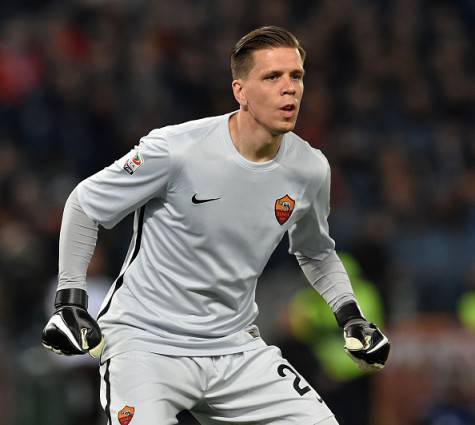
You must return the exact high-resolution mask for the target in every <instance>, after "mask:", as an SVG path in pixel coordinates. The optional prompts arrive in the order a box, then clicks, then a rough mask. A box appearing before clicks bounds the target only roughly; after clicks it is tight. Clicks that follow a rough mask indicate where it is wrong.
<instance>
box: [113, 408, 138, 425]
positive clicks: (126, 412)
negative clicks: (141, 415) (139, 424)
mask: <svg viewBox="0 0 475 425" xmlns="http://www.w3.org/2000/svg"><path fill="white" fill-rule="evenodd" d="M134 413H135V407H130V406H124V408H123V409H122V410H121V411H119V413H118V415H117V416H118V418H119V422H120V424H121V425H129V423H130V421H131V420H132V418H133V417H134Z"/></svg>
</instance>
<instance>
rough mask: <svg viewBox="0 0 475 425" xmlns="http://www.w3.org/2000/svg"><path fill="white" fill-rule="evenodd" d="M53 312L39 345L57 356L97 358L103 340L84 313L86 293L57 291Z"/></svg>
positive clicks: (97, 326) (94, 322) (89, 317)
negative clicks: (77, 355) (85, 355)
mask: <svg viewBox="0 0 475 425" xmlns="http://www.w3.org/2000/svg"><path fill="white" fill-rule="evenodd" d="M54 306H55V308H56V311H55V313H54V314H53V316H51V319H49V321H48V323H47V324H46V326H45V328H44V329H43V333H42V335H41V343H42V344H43V346H44V347H45V348H47V349H48V350H51V351H54V352H55V353H57V354H65V355H73V354H86V353H89V354H90V355H91V357H94V358H97V357H100V355H101V352H102V349H103V348H104V338H103V336H102V333H101V329H100V328H99V325H98V324H97V322H96V321H95V320H94V319H93V318H92V317H91V316H90V315H89V313H88V312H87V293H86V291H84V290H82V289H74V288H73V289H60V290H59V291H58V292H56V298H55V301H54Z"/></svg>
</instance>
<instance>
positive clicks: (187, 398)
mask: <svg viewBox="0 0 475 425" xmlns="http://www.w3.org/2000/svg"><path fill="white" fill-rule="evenodd" d="M304 59H305V52H304V50H303V49H302V47H301V46H300V44H299V42H298V41H297V39H296V38H295V37H294V36H293V35H292V34H291V33H289V32H288V31H286V30H284V29H282V28H278V27H262V28H259V29H257V30H255V31H252V32H251V33H249V34H247V35H245V36H244V37H243V38H242V39H241V40H239V41H238V43H237V44H236V46H235V47H234V50H233V52H232V56H231V68H232V74H233V82H232V89H233V93H234V97H235V99H236V101H237V102H238V103H239V110H238V111H237V112H234V113H229V114H226V115H223V116H218V117H211V118H205V119H202V120H198V121H192V122H187V123H184V124H181V125H176V126H169V127H165V128H162V129H157V130H153V131H152V132H151V133H150V134H149V135H148V136H146V137H144V138H142V139H141V141H140V144H139V145H138V146H136V147H135V148H134V149H133V150H132V151H131V152H130V153H129V154H127V155H125V156H124V157H123V158H121V159H119V160H118V161H116V162H115V163H114V164H113V165H111V166H110V167H108V168H106V169H104V170H102V171H100V172H98V173H97V174H95V175H94V176H92V177H90V178H88V179H86V180H85V181H83V182H82V183H80V184H79V185H78V187H77V188H76V189H75V190H74V191H73V192H72V193H71V195H70V197H69V198H68V201H67V202H66V206H65V211H64V216H63V223H62V228H61V235H60V244H59V285H58V291H57V294H56V299H55V306H56V308H57V311H56V313H55V315H53V317H52V318H51V319H50V321H49V322H48V324H47V325H46V327H45V329H44V331H43V344H44V345H45V346H46V347H47V348H49V349H52V350H53V351H56V352H59V353H64V354H83V353H86V352H89V353H90V354H91V355H92V356H95V357H97V356H100V359H101V376H102V383H101V394H102V396H101V398H102V400H101V401H102V404H103V407H104V409H105V411H106V414H107V417H108V421H109V422H108V423H109V424H117V423H120V424H122V425H124V424H128V423H129V422H132V421H133V424H136V425H149V424H152V423H153V424H161V425H165V424H174V423H176V415H177V413H178V412H180V411H181V410H185V409H188V410H190V411H191V412H192V413H193V414H194V416H195V417H196V418H197V419H198V420H199V421H200V423H203V424H227V423H236V424H251V423H252V424H299V425H315V424H319V425H332V424H337V422H336V420H335V418H334V415H333V414H332V412H331V411H330V410H329V408H328V407H327V406H326V405H325V404H324V402H323V401H322V399H321V398H320V396H319V395H318V394H317V393H316V391H315V390H314V389H313V388H311V387H310V386H309V385H308V384H307V383H306V381H305V380H304V379H303V378H302V377H301V376H300V375H299V374H298V372H297V371H295V370H294V369H293V368H292V366H291V365H290V364H289V363H288V362H287V361H286V360H285V359H283V358H282V356H281V354H280V351H279V350H278V349H277V348H276V347H273V346H267V345H266V344H265V342H264V341H263V340H262V338H261V337H260V335H259V330H258V329H257V327H256V326H255V325H254V320H255V318H256V316H257V312H258V310H257V306H256V304H255V301H254V295H255V287H256V282H257V278H258V277H259V276H260V274H261V273H262V271H263V269H264V266H265V264H266V263H267V261H268V259H269V257H270V255H271V253H272V252H273V251H274V249H275V248H276V247H277V245H278V243H279V241H280V240H281V239H282V237H283V236H284V234H285V233H286V232H288V233H289V238H290V252H291V253H293V254H295V255H296V256H297V259H298V261H299V263H300V265H301V267H302V269H303V271H304V272H305V274H306V275H307V277H308V278H309V280H310V282H311V283H312V285H313V286H314V287H315V289H316V290H317V291H319V292H320V294H321V295H322V296H323V297H324V299H325V300H326V301H327V302H328V304H329V305H330V307H331V308H332V310H333V311H334V313H335V315H336V319H337V322H338V323H339V325H340V326H342V327H343V328H344V335H345V337H346V346H345V348H346V350H348V352H349V353H350V354H351V355H352V356H353V357H354V358H355V360H356V361H358V362H359V363H360V364H361V365H363V366H365V367H370V368H381V367H383V365H384V363H385V361H386V358H387V356H388V352H389V343H388V340H387V339H386V337H385V336H384V335H382V333H381V332H380V331H379V330H378V329H377V328H376V327H375V326H374V325H373V324H370V323H368V322H367V321H366V320H365V319H364V317H363V315H362V314H361V312H360V310H359V308H358V306H357V304H356V300H355V298H354V295H353V291H352V289H351V284H350V282H349V279H348V276H347V274H346V272H345V270H344V268H343V266H342V264H341V262H340V260H339V259H338V257H337V255H336V254H335V250H334V242H333V240H332V239H331V238H330V236H329V234H328V224H327V216H328V213H329V192H330V168H329V165H328V162H327V160H326V159H325V157H324V156H323V154H322V153H321V152H320V151H318V150H316V149H313V148H311V147H310V146H309V145H308V144H307V143H306V142H304V141H303V140H302V139H300V138H299V137H298V136H296V135H295V134H293V133H291V131H292V130H293V129H294V126H295V122H296V120H297V115H298V111H299V107H300V102H301V99H302V94H303V76H304V69H303V63H304ZM133 211H135V222H134V235H133V238H132V242H131V245H130V249H129V252H128V254H127V256H126V260H125V262H124V265H123V267H122V270H121V273H120V275H119V277H118V278H117V280H116V281H115V283H114V284H113V286H112V287H111V289H110V291H109V293H108V295H107V297H106V299H105V301H104V303H103V306H102V309H101V312H100V313H99V315H98V324H97V323H96V322H95V320H94V319H93V318H92V317H90V316H89V315H88V313H87V311H86V308H87V295H86V284H85V282H86V270H87V265H88V263H89V261H90V258H91V256H92V254H93V250H94V246H95V241H96V238H97V232H98V224H100V225H102V226H103V227H105V228H111V227H113V226H114V225H115V224H116V223H118V222H119V221H120V220H122V219H123V218H124V217H125V216H126V215H128V214H129V213H131V212H133ZM102 335H103V337H102Z"/></svg>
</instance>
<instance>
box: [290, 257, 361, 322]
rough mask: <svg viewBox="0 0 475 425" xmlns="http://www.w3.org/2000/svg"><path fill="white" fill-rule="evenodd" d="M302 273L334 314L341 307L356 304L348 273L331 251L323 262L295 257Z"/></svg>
mask: <svg viewBox="0 0 475 425" xmlns="http://www.w3.org/2000/svg"><path fill="white" fill-rule="evenodd" d="M297 260H298V262H299V265H300V267H301V268H302V271H303V272H304V274H305V276H306V277H307V279H308V281H309V282H310V284H311V285H312V286H313V287H314V288H315V290H316V291H317V292H318V293H319V294H320V295H321V296H322V297H323V299H324V300H325V301H326V302H327V303H328V305H329V306H330V308H331V309H332V311H333V312H334V313H335V312H336V311H337V310H339V309H340V308H341V307H342V306H343V305H345V304H348V303H350V302H356V300H355V295H354V293H353V288H352V287H351V283H350V279H349V277H348V273H347V272H346V270H345V268H344V267H343V264H342V262H341V260H340V259H339V258H338V255H337V254H336V253H335V252H334V251H333V252H332V253H331V254H329V255H328V256H327V257H326V258H325V259H323V260H314V259H311V258H307V257H304V256H302V255H297Z"/></svg>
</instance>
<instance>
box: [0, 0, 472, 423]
mask: <svg viewBox="0 0 475 425" xmlns="http://www.w3.org/2000/svg"><path fill="white" fill-rule="evenodd" d="M264 24H274V25H281V26H284V27H286V28H288V29H290V30H291V31H293V32H294V33H295V34H296V35H297V36H298V37H299V38H300V39H301V42H302V43H303V45H304V47H305V48H306V50H307V52H308V61H307V63H306V70H307V75H306V80H305V90H306V91H305V96H304V105H303V108H302V110H301V115H300V118H299V125H298V130H297V132H298V133H299V134H300V135H301V136H303V137H304V138H306V139H307V140H308V141H309V142H310V143H311V144H312V145H313V146H315V147H317V148H320V149H321V150H322V151H323V152H324V153H325V154H326V155H327V157H328V158H329V160H330V163H331V165H332V170H333V188H332V216H331V223H330V224H331V229H332V234H333V236H334V238H335V239H336V241H337V249H338V250H339V251H340V252H341V253H342V257H344V259H345V264H346V265H347V267H348V269H349V271H350V274H351V275H352V278H353V281H354V284H355V286H358V292H359V293H361V295H360V297H361V298H362V299H363V301H362V303H363V304H365V311H367V312H368V317H369V318H370V319H371V318H374V320H380V321H382V320H383V319H384V324H385V329H386V331H387V333H388V334H389V336H390V337H391V340H392V343H393V349H392V355H391V358H390V364H389V366H388V367H387V369H386V370H385V372H384V373H382V374H379V375H377V376H366V375H362V374H359V373H358V372H357V371H356V370H355V369H352V366H351V365H349V364H347V363H345V362H346V359H344V358H340V357H338V356H339V354H337V353H340V352H342V351H341V340H340V339H339V338H340V335H339V333H338V331H337V330H336V327H335V326H336V325H334V324H333V322H332V321H331V317H329V316H325V314H324V313H321V309H317V308H316V307H317V306H318V305H320V304H319V300H318V299H316V298H315V297H314V296H313V294H312V293H311V292H308V286H307V284H306V283H305V280H304V278H303V277H302V275H301V273H300V271H299V269H298V267H297V266H296V262H295V260H294V259H293V258H291V257H290V256H288V255H287V253H286V248H287V247H286V241H284V242H283V243H282V245H281V246H280V247H279V249H278V251H277V252H276V253H275V255H274V256H273V257H272V259H271V261H270V264H269V266H268V268H267V269H266V272H265V274H264V276H263V277H262V279H261V283H260V286H259V291H258V301H259V302H260V307H261V317H260V324H261V328H262V331H263V334H264V337H265V339H266V340H267V341H268V342H269V343H277V344H279V345H280V346H281V347H282V349H283V351H284V354H286V355H287V356H288V357H289V359H290V360H291V362H293V363H294V364H295V366H296V367H297V368H298V369H299V370H300V371H301V372H302V373H303V374H304V375H305V376H306V377H307V379H308V380H309V381H310V382H311V383H312V384H314V385H315V386H316V387H317V388H318V390H319V392H320V393H321V394H322V395H323V397H324V398H325V399H326V400H327V401H328V404H329V405H330V406H331V407H332V408H333V410H334V411H335V412H336V414H337V417H338V418H339V420H340V424H341V425H366V424H368V425H469V424H475V256H474V253H475V161H474V160H475V46H474V42H473V41H474V39H475V38H474V37H475V2H474V1H473V0H446V1H439V0H320V1H312V0H294V1H290V0H288V1H286V0H269V1H253V0H239V1H232V0H227V1H226V0H200V1H198V0H195V1H194V0H174V1H158V0H157V1H149V0H129V1H126V0H114V1H105V0H104V1H100V0H96V1H95V0H82V1H80V0H70V1H48V0H42V1H40V0H29V1H28V0H17V1H9V0H3V1H2V2H1V3H0V191H1V192H0V193H1V204H2V205H1V208H0V267H1V273H0V408H1V412H2V414H1V418H2V423H6V424H11V425H32V424H35V425H42V424H48V425H64V424H68V425H75V424H85V423H86V424H91V425H99V424H105V416H104V415H103V414H102V412H101V409H100V408H99V402H98V394H97V393H98V387H97V385H98V381H99V378H98V374H97V369H96V365H95V364H94V362H92V360H87V359H85V358H80V359H78V358H75V359H66V360H64V359H60V358H59V357H57V356H54V355H53V354H49V353H46V352H45V351H44V350H42V349H41V348H40V347H39V339H40V332H41V329H42V327H43V325H44V323H45V321H46V319H47V316H48V315H49V313H50V311H51V306H50V304H51V302H52V298H53V293H54V286H55V279H56V273H57V244H58V234H59V227H60V220H61V214H62V208H63V205H64V202H65V200H66V198H67V196H68V194H69V192H70V191H71V190H72V189H73V187H74V186H75V185H76V184H77V183H78V182H79V181H80V180H82V179H83V178H85V177H87V176H89V175H91V174H92V173H94V172H95V171H97V170H99V169H101V168H102V167H104V166H106V165H108V164H109V163H110V162H111V161H112V160H113V159H115V158H118V157H119V156H121V155H122V154H123V153H125V152H126V151H128V150H129V149H130V148H131V147H132V146H133V145H134V144H135V143H136V142H137V141H138V139H139V138H140V137H141V136H142V135H144V134H146V133H148V132H149V131H150V130H151V129H153V128H156V127H160V126H164V125H167V124H174V123H179V122H182V121H185V120H189V119H194V118H201V117H204V116H208V115H219V114H222V113H225V112H228V111H230V110H233V109H236V105H235V103H234V101H233V98H232V95H231V90H230V72H229V69H228V68H229V66H228V62H229V60H228V58H229V51H230V49H231V47H232V46H233V44H234V43H235V41H236V40H237V39H238V38H239V37H240V36H241V35H243V34H244V33H246V32H247V31H249V30H251V29H253V28H254V27H257V26H261V25H264ZM130 234H131V229H130V221H129V220H126V221H125V222H124V223H121V224H120V225H119V226H117V227H116V228H115V229H114V230H112V231H109V232H105V231H103V232H102V233H101V234H100V241H99V245H98V248H97V253H96V256H95V259H94V262H93V264H92V265H91V268H90V273H89V275H90V281H89V286H90V288H91V303H92V307H91V308H92V309H97V308H98V307H97V304H98V303H99V302H100V297H101V296H103V294H104V293H105V291H106V289H107V288H108V286H109V285H110V283H111V281H112V280H113V278H114V276H115V275H116V274H117V273H118V270H119V267H120V264H121V262H122V259H123V256H124V254H125V250H126V247H127V245H128V242H129V236H130ZM317 311H318V313H317ZM336 357H338V358H336ZM192 423H194V422H193V420H192V419H191V418H190V416H189V415H188V414H186V413H184V414H183V415H182V417H181V421H180V424H192Z"/></svg>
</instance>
